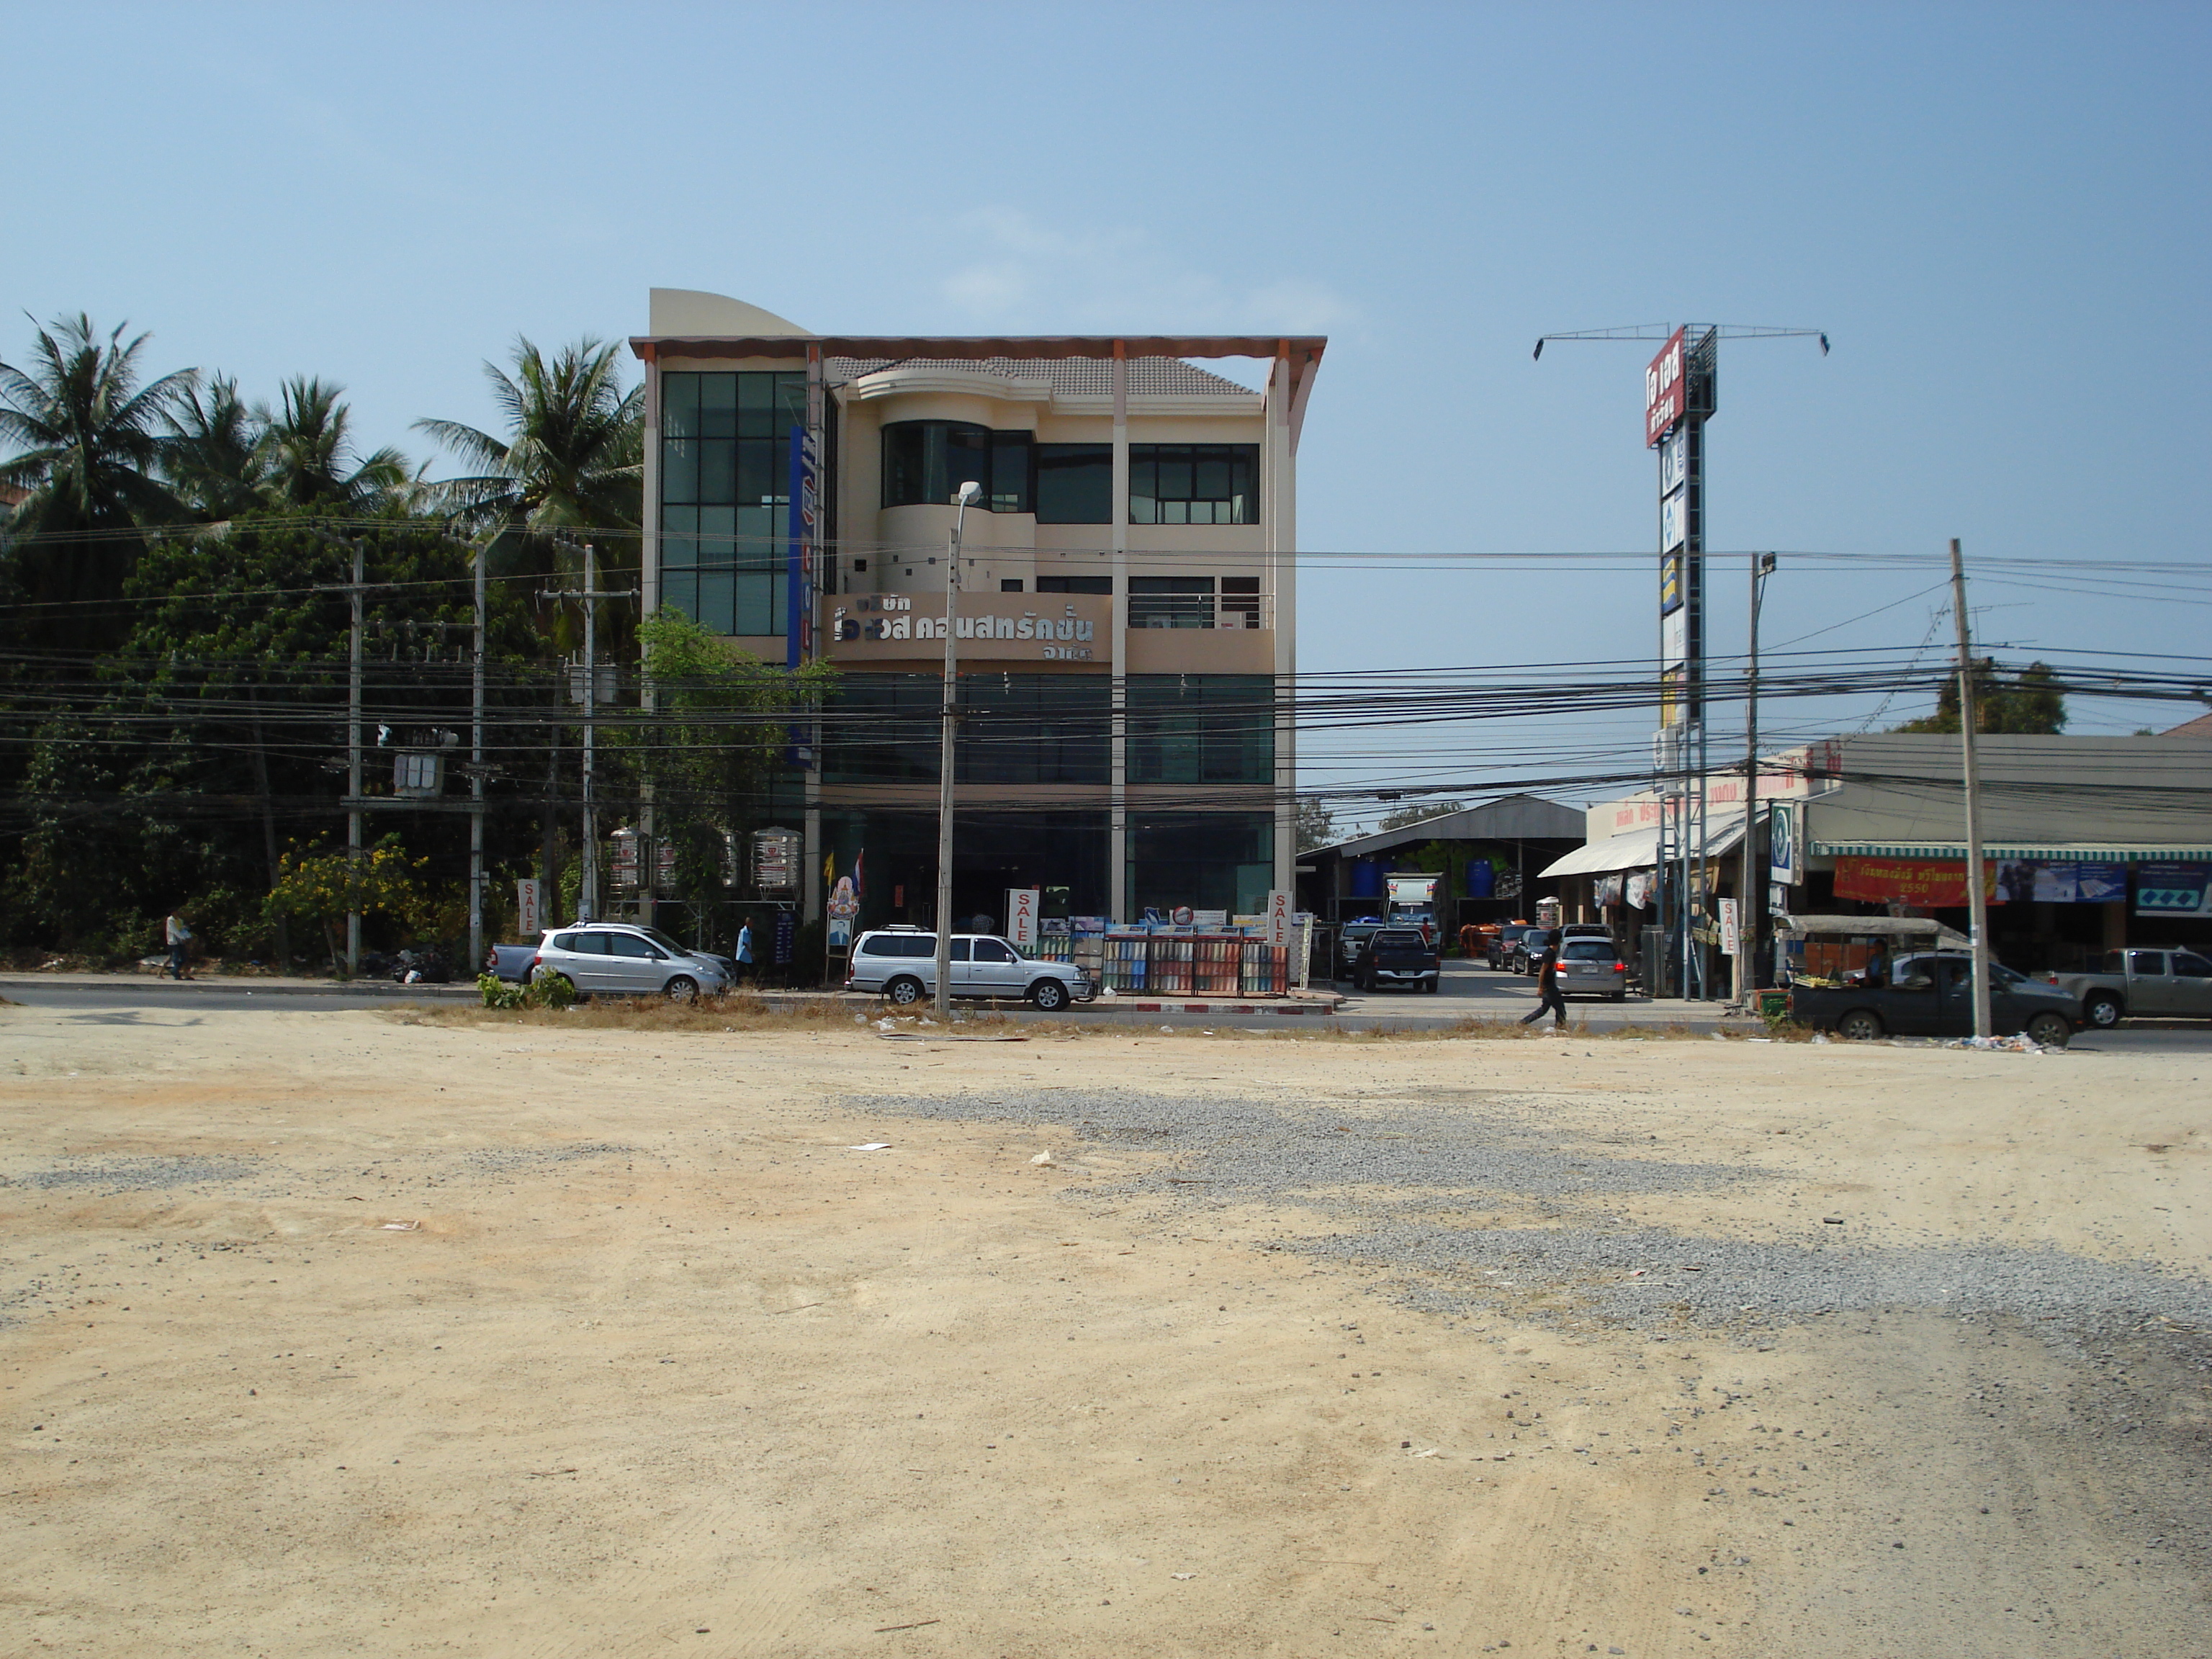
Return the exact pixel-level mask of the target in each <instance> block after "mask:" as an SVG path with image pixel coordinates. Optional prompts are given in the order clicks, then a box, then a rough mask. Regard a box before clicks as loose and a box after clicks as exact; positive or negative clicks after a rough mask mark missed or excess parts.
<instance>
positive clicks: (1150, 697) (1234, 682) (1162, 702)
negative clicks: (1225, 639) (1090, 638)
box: [1126, 674, 1275, 784]
mask: <svg viewBox="0 0 2212 1659" xmlns="http://www.w3.org/2000/svg"><path fill="white" fill-rule="evenodd" d="M1126 684H1127V686H1128V766H1129V781H1130V782H1131V783H1257V784H1272V783H1273V781H1275V683H1274V681H1273V679H1271V678H1268V677H1267V675H1265V674H1132V675H1130V676H1129V678H1128V679H1127V682H1126Z"/></svg>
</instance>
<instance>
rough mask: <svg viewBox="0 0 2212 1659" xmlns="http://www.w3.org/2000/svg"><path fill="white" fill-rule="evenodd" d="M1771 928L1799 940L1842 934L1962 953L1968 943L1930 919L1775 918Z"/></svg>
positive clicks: (1960, 934) (1883, 917)
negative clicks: (1931, 944)
mask: <svg viewBox="0 0 2212 1659" xmlns="http://www.w3.org/2000/svg"><path fill="white" fill-rule="evenodd" d="M1774 925H1775V926H1776V927H1778V928H1780V929H1781V930H1782V931H1783V932H1784V933H1795V934H1796V935H1798V936H1799V937H1800V938H1802V937H1803V936H1805V935H1807V934H1809V933H1842V934H1845V935H1848V936H1850V937H1852V938H1856V939H1917V940H1929V941H1933V942H1934V943H1936V944H1937V945H1957V946H1959V947H1960V949H1962V950H1963V949H1965V948H1966V946H1967V945H1970V944H1972V940H1970V939H1967V937H1966V935H1965V934H1964V933H1958V932H1955V931H1954V930H1953V929H1951V928H1948V927H1945V926H1944V925H1943V924H1942V922H1940V921H1936V918H1935V917H1933V916H1777V917H1776V918H1775V919H1774Z"/></svg>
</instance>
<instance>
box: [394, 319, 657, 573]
mask: <svg viewBox="0 0 2212 1659" xmlns="http://www.w3.org/2000/svg"><path fill="white" fill-rule="evenodd" d="M616 368H617V357H616V348H615V347H614V346H612V345H603V344H601V343H599V341H597V340H593V339H589V338H586V339H583V340H580V341H578V342H577V343H575V344H574V345H570V346H563V347H562V349H560V350H559V351H558V352H556V354H554V356H552V357H550V359H549V358H548V357H547V356H545V354H544V353H543V352H541V351H540V350H539V349H538V348H537V347H536V346H535V345H533V344H532V343H530V341H528V340H527V339H524V338H520V337H518V338H517V339H516V341H515V343H514V373H513V375H511V376H510V375H509V374H507V372H506V371H505V370H503V369H501V368H499V367H498V366H497V365H496V364H494V363H486V364H485V365H484V376H485V378H486V379H487V380H489V381H490V382H491V392H492V401H493V403H495V404H497V405H498V407H499V410H500V411H501V414H503V415H504V416H506V417H507V436H506V437H504V438H495V437H493V436H492V435H490V434H489V433H486V432H480V431H478V430H477V428H475V427H472V426H465V425H463V424H462V423H461V422H459V421H417V422H415V426H416V430H417V431H421V432H427V433H428V434H429V435H431V436H432V437H434V438H435V439H436V440H437V441H439V442H440V443H441V444H442V445H444V446H445V447H447V449H449V450H451V451H452V452H453V453H454V454H455V455H458V456H459V457H460V459H461V460H462V461H463V462H464V463H465V464H467V465H473V466H475V467H476V468H477V472H476V473H475V475H474V476H472V477H462V478H447V479H445V480H442V481H441V483H439V484H438V485H437V486H436V489H437V490H438V492H439V494H440V495H441V497H442V499H443V500H444V501H445V502H446V504H447V506H448V507H450V508H452V509H453V511H455V512H456V513H459V514H460V515H461V516H462V517H464V518H465V519H469V520H473V521H475V522H477V524H478V525H480V526H483V527H484V528H486V529H488V530H495V531H508V532H523V533H526V534H529V535H532V536H535V537H542V536H546V535H550V534H551V533H553V532H560V531H578V530H635V529H636V528H637V527H638V525H639V523H640V520H641V499H642V497H641V482H642V480H643V478H644V476H645V465H644V453H645V451H644V430H643V426H642V422H641V409H642V404H643V392H644V388H643V387H642V386H633V387H632V388H631V389H630V390H629V391H628V392H624V391H623V389H622V386H621V382H620V380H619V379H618V377H617V373H616Z"/></svg>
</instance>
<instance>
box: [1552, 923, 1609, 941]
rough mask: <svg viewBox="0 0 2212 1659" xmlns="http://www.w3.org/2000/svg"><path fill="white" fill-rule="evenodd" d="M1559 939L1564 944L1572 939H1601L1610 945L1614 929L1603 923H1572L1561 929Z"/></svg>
mask: <svg viewBox="0 0 2212 1659" xmlns="http://www.w3.org/2000/svg"><path fill="white" fill-rule="evenodd" d="M1559 939H1560V940H1561V942H1562V943H1564V942H1565V941H1566V940H1568V939H1603V940H1604V941H1605V942H1606V943H1607V945H1610V944H1612V943H1613V929H1612V928H1610V927H1607V926H1606V925H1605V924H1604V923H1603V922H1601V921H1571V922H1569V923H1568V924H1567V925H1566V926H1565V927H1562V928H1560V929H1559Z"/></svg>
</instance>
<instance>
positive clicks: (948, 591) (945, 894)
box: [937, 483, 983, 1021]
mask: <svg viewBox="0 0 2212 1659" xmlns="http://www.w3.org/2000/svg"><path fill="white" fill-rule="evenodd" d="M982 493H983V487H982V486H981V484H978V483H963V484H962V485H961V486H960V488H959V489H958V490H957V491H956V492H955V493H954V495H953V497H952V505H953V506H954V507H956V508H957V511H956V512H955V513H953V515H952V535H951V539H950V540H949V541H948V542H947V543H946V545H945V551H946V554H947V557H946V559H945V622H944V629H945V727H944V731H943V732H942V733H941V734H940V735H939V738H938V744H937V1017H938V1018H939V1019H941V1020H948V1021H949V1020H950V1019H951V1018H952V734H953V727H954V725H955V723H956V722H957V720H958V718H959V708H958V702H957V699H958V694H959V680H958V679H957V668H956V666H955V665H954V660H953V650H952V608H953V602H954V600H955V599H957V597H958V595H959V592H960V532H961V531H962V530H963V528H965V526H966V524H967V520H968V503H969V502H970V501H974V500H975V498H976V497H977V496H978V495H981V494H982Z"/></svg>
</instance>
